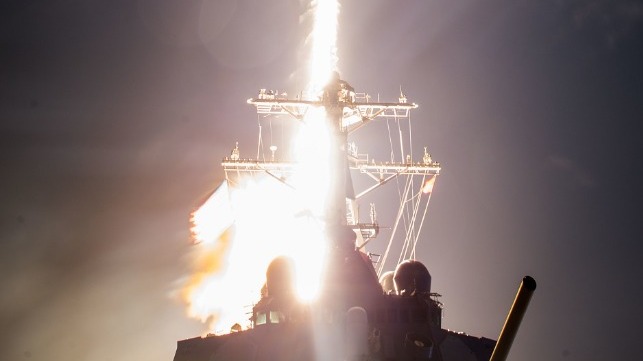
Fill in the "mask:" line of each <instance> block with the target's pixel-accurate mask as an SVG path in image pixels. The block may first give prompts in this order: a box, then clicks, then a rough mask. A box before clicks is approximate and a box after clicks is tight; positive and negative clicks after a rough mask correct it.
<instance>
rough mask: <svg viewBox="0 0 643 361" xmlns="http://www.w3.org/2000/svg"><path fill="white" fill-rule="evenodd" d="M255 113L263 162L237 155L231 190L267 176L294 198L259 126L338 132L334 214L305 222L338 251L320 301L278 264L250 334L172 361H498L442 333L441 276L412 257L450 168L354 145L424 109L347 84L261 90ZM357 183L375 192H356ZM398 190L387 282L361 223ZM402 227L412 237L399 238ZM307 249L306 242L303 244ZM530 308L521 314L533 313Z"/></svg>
mask: <svg viewBox="0 0 643 361" xmlns="http://www.w3.org/2000/svg"><path fill="white" fill-rule="evenodd" d="M248 103H249V104H251V105H253V106H255V107H256V110H257V114H258V117H259V120H260V132H259V133H260V135H259V144H258V146H257V155H256V157H255V158H252V159H250V158H244V157H243V156H242V152H241V150H240V149H239V146H238V144H237V145H235V147H234V148H233V150H232V151H231V153H230V155H229V156H227V157H225V158H224V159H223V162H222V166H223V169H224V170H225V175H226V179H227V181H228V183H229V184H231V185H234V184H236V183H238V182H239V179H241V178H246V177H255V176H258V175H262V176H268V177H269V178H270V179H272V180H273V181H275V182H279V183H281V184H284V185H285V186H287V187H291V188H293V190H294V189H295V188H296V187H297V185H296V184H292V183H291V179H292V178H293V176H294V175H295V174H296V173H297V172H298V170H299V164H298V162H297V161H296V160H295V159H293V157H292V156H288V155H286V154H287V153H286V152H284V151H283V150H282V149H281V147H278V146H277V145H275V144H272V142H270V143H269V144H267V145H266V144H265V143H267V142H266V141H265V140H264V138H263V134H262V125H261V121H270V120H271V119H280V120H281V121H282V122H284V121H285V122H294V123H305V122H306V121H307V114H309V113H310V112H313V111H315V109H320V108H321V109H323V110H324V121H325V122H327V123H328V124H330V129H331V130H330V134H331V137H330V138H331V146H330V148H329V149H330V150H329V153H330V158H331V160H332V162H331V164H332V165H333V167H332V168H330V171H329V172H330V173H331V176H330V178H331V183H332V187H331V191H330V193H329V194H328V196H327V197H328V203H327V206H326V208H325V212H324V213H322V214H314V213H313V212H311V214H309V215H307V216H308V217H311V218H313V219H317V221H318V222H319V223H320V224H323V227H320V231H321V232H324V233H325V236H326V239H327V240H328V243H329V244H328V246H329V253H328V261H327V265H326V270H325V273H324V277H323V279H322V282H321V291H320V296H319V298H318V299H316V300H315V301H313V302H307V303H304V302H301V301H300V300H299V299H298V298H297V297H296V296H295V291H294V285H293V274H294V272H295V271H294V270H293V264H292V262H291V260H289V259H288V258H287V257H277V258H275V259H274V260H273V261H272V262H271V263H270V265H269V266H268V269H267V271H266V280H265V284H264V287H263V289H262V290H261V295H260V297H259V298H258V300H257V301H256V303H255V304H254V305H253V307H252V310H251V312H250V314H249V315H248V319H249V321H250V327H249V328H247V329H244V328H243V327H242V326H240V325H235V326H233V327H232V329H231V330H230V333H228V334H223V335H209V336H208V337H197V338H193V339H187V340H183V341H179V342H178V348H177V352H176V355H175V357H174V360H175V361H187V360H194V361H197V360H198V361H205V360H221V361H232V360H248V361H251V360H252V361H261V360H266V361H267V360H276V361H282V360H320V361H321V360H390V361H393V360H440V361H451V360H454V361H455V360H458V361H462V360H471V361H477V360H480V361H481V360H489V359H490V357H491V355H492V353H493V351H494V347H495V346H496V342H495V341H494V340H491V339H488V338H484V337H474V336H469V335H466V334H464V333H458V332H453V331H449V330H445V329H443V328H442V304H441V302H440V301H439V297H440V295H439V294H438V293H436V292H432V290H431V275H430V273H429V271H428V269H427V268H426V266H425V265H424V264H422V263H421V262H420V261H418V260H416V259H414V257H409V255H411V256H414V249H415V244H416V243H417V240H418V238H419V233H420V232H419V229H421V228H422V225H423V220H424V217H425V216H426V207H428V201H429V200H430V194H431V192H432V189H431V187H432V186H433V183H434V182H435V179H436V177H437V176H438V175H439V173H440V170H441V167H440V164H439V163H438V162H435V161H434V160H433V159H432V157H431V155H430V154H429V153H428V151H427V148H426V147H422V149H423V152H421V153H419V154H421V156H419V157H418V159H415V158H414V157H413V155H412V152H408V154H400V155H398V157H397V159H398V160H394V159H392V160H389V161H384V162H381V161H375V160H374V159H373V158H370V157H369V156H368V154H366V153H360V152H358V150H357V146H356V145H355V144H354V143H352V142H351V141H350V136H351V135H352V134H353V133H355V132H357V131H359V130H360V129H362V128H363V127H364V126H366V125H368V124H369V123H371V122H374V121H377V120H378V118H379V119H389V120H391V119H392V120H394V121H399V120H402V119H406V120H408V119H409V117H410V113H411V111H412V110H413V109H416V108H417V107H418V106H417V105H416V104H414V103H409V102H408V101H407V99H406V96H404V95H402V94H401V95H400V97H399V99H398V101H397V102H374V101H371V99H370V97H369V96H368V95H367V94H364V93H356V92H355V91H354V89H353V88H352V86H350V85H349V84H348V83H347V82H345V81H343V80H341V79H339V76H338V75H336V76H335V77H334V78H333V80H332V81H331V82H330V83H329V84H328V85H327V86H326V87H325V88H324V89H323V92H322V93H321V94H316V95H313V96H304V95H300V96H298V97H295V98H289V97H288V96H287V95H286V94H283V93H282V94H280V93H279V92H275V91H266V90H265V89H262V90H260V92H259V95H258V96H257V97H255V98H251V99H249V100H248ZM266 148H267V150H268V151H265V149H266ZM262 150H263V151H262ZM353 176H359V177H365V178H366V179H368V180H369V182H370V183H368V184H369V185H367V186H366V187H365V188H364V189H361V190H355V189H354V186H353V184H354V182H353ZM396 178H397V179H400V178H403V179H404V182H400V183H401V184H404V185H405V187H404V188H403V191H402V192H401V193H400V203H401V206H400V208H399V211H398V212H397V218H396V219H395V220H393V221H392V223H393V224H391V225H387V226H391V228H392V229H393V231H392V232H391V237H390V240H389V242H392V241H393V240H394V238H395V235H396V234H402V237H401V238H402V239H403V242H404V245H403V246H402V255H401V258H400V259H401V260H402V261H400V262H398V264H397V266H396V269H395V271H394V272H393V271H391V272H386V273H385V272H383V265H384V264H385V259H386V257H377V256H375V255H373V254H370V253H368V252H367V251H366V247H367V243H368V242H369V241H370V240H372V239H374V238H375V237H377V236H378V234H379V231H380V228H381V225H380V220H378V218H377V212H376V210H375V206H374V205H373V204H369V207H368V212H367V214H366V215H360V212H359V211H360V201H361V200H362V197H363V196H365V195H366V194H368V193H369V192H371V191H373V190H375V189H377V188H379V187H382V186H384V185H385V184H387V183H389V181H391V180H393V179H396ZM362 183H364V182H362ZM411 186H413V187H414V188H413V187H411ZM412 188H413V189H412ZM422 202H424V203H422ZM421 205H423V206H424V209H421V208H420V206H421ZM405 217H406V218H405ZM364 218H365V219H366V220H365V221H364ZM402 218H404V219H403V222H402V223H403V224H404V226H405V227H406V229H404V231H403V232H399V233H396V232H395V230H396V229H398V224H399V223H400V219H402ZM400 228H404V227H400ZM306 237H307V235H306V234H302V235H301V242H306ZM387 248H388V247H387ZM411 250H413V251H411ZM531 281H533V280H531ZM528 283H529V282H528ZM531 285H532V283H529V287H527V289H528V290H530V291H533V288H535V282H533V287H531ZM529 295H530V293H529ZM523 299H524V296H523ZM527 301H528V297H527ZM523 304H524V305H523V306H524V307H526V303H525V302H524V301H523ZM524 307H520V308H521V309H518V310H517V312H520V311H522V312H524ZM520 317H521V316H520ZM520 317H518V318H520ZM514 318H515V317H514ZM240 321H242V320H240ZM518 322H519V320H518ZM513 334H515V330H514V331H513ZM512 338H513V335H510V337H509V339H510V340H511V339H512ZM510 343H511V341H509V344H510ZM498 346H500V347H501V348H504V349H508V347H507V346H502V345H501V344H499V345H498ZM505 356H506V353H505ZM498 360H500V359H499V358H498Z"/></svg>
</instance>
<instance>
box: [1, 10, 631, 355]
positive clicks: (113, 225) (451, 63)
mask: <svg viewBox="0 0 643 361" xmlns="http://www.w3.org/2000/svg"><path fill="white" fill-rule="evenodd" d="M302 10H303V7H302V6H301V5H300V3H299V2H298V1H287V0H271V1H258V0H257V1H241V0H240V1H231V0H230V1H197V0H190V1H188V0H185V1H154V0H139V1H131V0H128V1H91V0H85V1H71V0H69V1H48V2H41V1H5V2H3V4H2V5H0V121H1V123H0V171H1V173H0V189H2V192H1V193H0V194H1V198H0V257H1V259H0V285H2V292H0V332H1V333H0V340H1V341H0V350H1V351H0V359H2V360H14V361H16V360H92V361H94V360H95V361H102V360H122V361H127V360H132V361H133V360H137V361H139V360H171V359H172V357H173V354H174V350H175V348H176V341H177V340H179V339H185V338H189V337H193V336H196V335H199V334H200V333H201V332H202V331H203V330H204V326H203V325H201V324H200V323H198V322H196V321H193V320H190V319H188V318H187V317H185V316H184V312H185V311H184V306H183V305H182V304H180V303H178V302H176V301H175V300H174V299H173V298H172V292H173V290H175V289H176V287H177V284H178V282H180V280H181V278H182V277H184V276H185V275H186V274H187V272H188V264H187V257H186V255H187V254H188V252H189V248H190V246H189V238H188V237H189V230H188V228H189V224H188V216H189V213H190V211H191V210H192V209H193V207H195V205H197V204H198V202H199V200H200V199H201V198H202V197H203V196H204V195H205V194H206V193H207V192H208V191H210V190H211V189H212V188H213V187H214V186H216V185H217V184H218V183H219V182H220V181H221V180H222V179H223V171H222V170H221V169H220V167H219V162H220V160H221V158H222V157H223V156H225V155H227V154H228V153H229V151H230V149H231V148H232V147H233V146H234V142H235V141H237V140H238V141H239V142H240V145H241V146H242V152H243V151H244V150H247V153H248V156H250V154H252V153H253V149H254V147H255V144H256V136H257V127H256V116H255V115H254V109H253V108H252V107H250V106H248V105H247V104H245V100H246V99H247V98H250V97H252V96H254V95H256V93H257V91H258V89H259V88H276V89H284V90H288V91H291V92H296V91H299V90H302V89H301V88H302V87H303V80H304V77H303V76H304V74H305V73H304V71H305V68H304V65H303V60H305V53H304V51H303V50H302V44H303V42H304V40H305V35H306V33H305V30H304V29H303V27H302V26H300V24H299V19H300V16H301V15H302ZM338 55H339V67H340V70H341V73H342V76H343V78H345V79H346V80H348V81H349V82H350V83H351V84H352V85H353V86H354V87H355V88H356V89H357V90H358V91H360V90H362V91H367V92H369V93H371V94H377V93H379V94H380V95H381V96H382V99H388V100H393V99H395V98H396V97H397V94H398V91H399V87H400V85H401V86H402V88H403V89H404V91H405V93H406V95H407V96H408V97H409V100H410V101H413V102H416V103H418V104H420V108H419V109H418V110H417V111H416V112H415V113H414V115H413V121H414V123H413V126H414V130H413V131H414V136H415V139H414V142H415V144H417V147H418V149H417V150H416V151H418V152H419V151H421V148H420V147H421V146H424V145H426V146H428V147H429V150H430V151H431V153H432V154H433V156H434V159H436V160H438V161H440V162H441V163H442V165H443V171H442V175H441V176H440V178H439V179H438V182H437V183H436V186H435V189H434V191H435V192H434V195H433V198H432V203H431V207H430V210H429V215H428V219H427V228H426V229H425V231H424V233H423V239H422V244H421V246H420V249H419V253H420V254H419V256H418V258H419V259H421V260H423V261H424V262H425V264H426V265H427V267H428V269H429V270H430V272H431V274H432V275H433V284H432V288H433V290H434V291H436V292H439V293H441V294H442V295H443V298H442V301H443V302H444V303H445V305H446V308H445V314H444V316H445V318H444V320H443V325H444V326H445V327H447V328H449V329H453V330H456V331H464V332H467V333H469V334H472V335H475V336H485V337H489V338H493V339H495V338H497V336H498V333H499V331H500V328H501V327H502V324H503V322H504V318H505V316H506V313H507V311H508V309H509V306H510V304H511V302H512V300H513V297H514V295H515V291H516V289H517V286H518V283H519V281H520V279H521V278H522V276H524V275H526V274H529V275H531V276H533V277H534V278H535V279H536V281H537V282H538V289H537V290H536V293H535V294H534V297H533V299H532V302H531V305H530V308H529V310H528V312H527V315H526V316H525V318H524V320H523V324H522V327H521V329H520V331H519V333H518V336H517V338H516V341H515V343H514V347H513V348H512V351H511V353H510V359H511V360H524V361H536V360H583V361H592V360H641V359H643V349H641V347H640V340H639V338H640V335H641V326H640V325H641V324H642V323H643V311H642V309H641V304H643V286H642V285H641V282H640V278H641V277H642V276H643V265H642V262H641V261H640V257H641V253H642V252H643V246H642V245H641V241H642V240H643V237H642V234H643V233H642V232H641V231H642V228H643V221H642V220H641V218H640V217H641V215H642V214H643V206H642V205H641V202H643V191H642V190H641V184H642V183H643V172H642V164H643V162H641V160H640V159H639V157H640V156H641V155H643V146H642V142H641V141H640V140H639V138H640V137H641V134H643V132H641V130H642V127H641V125H640V124H641V122H643V66H642V64H643V2H641V1H628V0H623V1H609V0H596V1H580V0H579V1H574V0H570V1H562V0H550V1H528V0H522V1H521V0H516V1H500V0H498V1H477V0H448V1H447V0H444V1H442V0H402V1H394V0H369V1H357V0H350V1H349V0H346V1H344V2H343V4H342V9H341V18H340V39H339V45H338ZM368 134H369V135H368V137H364V138H365V139H363V141H364V147H365V148H366V149H368V148H371V149H373V150H374V151H375V149H377V148H378V146H379V144H378V143H379V142H380V140H379V139H378V138H376V135H374V133H368ZM370 134H373V135H372V136H371V135H370ZM381 142H382V144H381V147H382V149H387V148H386V147H387V140H386V138H382V140H381ZM380 208H384V206H380Z"/></svg>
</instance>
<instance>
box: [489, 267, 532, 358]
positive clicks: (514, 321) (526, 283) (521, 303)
mask: <svg viewBox="0 0 643 361" xmlns="http://www.w3.org/2000/svg"><path fill="white" fill-rule="evenodd" d="M535 289H536V280H534V279H533V278H531V277H530V276H525V277H524V278H523V279H522V282H521V283H520V287H519V288H518V293H516V298H515V299H514V303H513V305H511V309H510V310H509V314H508V315H507V320H505V325H504V326H503V327H502V331H501V332H500V336H499V337H498V342H496V347H495V348H494V349H493V353H492V354H491V358H490V359H489V361H505V360H506V359H507V355H508V354H509V349H510V348H511V345H512V344H513V341H514V338H515V337H516V333H517V332H518V327H519V326H520V322H521V321H522V317H523V316H524V315H525V312H526V311H527V306H528V305H529V301H530V300H531V295H532V294H533V293H534V290H535Z"/></svg>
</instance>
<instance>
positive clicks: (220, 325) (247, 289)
mask: <svg viewBox="0 0 643 361" xmlns="http://www.w3.org/2000/svg"><path fill="white" fill-rule="evenodd" d="M213 198H218V200H220V199H221V197H217V194H216V193H215V194H213V196H212V197H211V199H213ZM230 202H231V205H232V209H233V215H234V219H235V224H234V227H232V228H230V229H228V230H227V231H225V232H223V233H222V234H221V236H219V237H218V239H217V240H216V241H214V242H210V241H208V242H202V243H199V244H197V245H196V246H195V247H197V249H196V253H197V265H196V266H197V268H198V269H199V270H200V272H197V273H195V274H194V275H193V276H192V277H191V279H190V280H189V285H188V286H187V287H186V288H185V289H184V297H185V299H186V300H187V301H188V302H189V306H190V307H189V314H190V316H192V317H196V318H199V319H201V320H202V321H206V320H210V319H211V318H212V317H214V316H215V315H216V317H218V318H216V319H212V320H211V321H214V322H212V323H211V330H210V331H217V332H221V331H227V330H228V329H229V327H231V326H232V325H233V324H234V323H241V324H243V322H244V321H247V320H248V314H247V312H249V311H250V310H251V308H250V307H251V306H252V304H253V303H256V302H257V301H258V300H259V296H260V290H261V287H262V286H263V284H264V282H265V279H266V269H267V268H268V264H269V263H270V262H271V261H272V260H273V259H274V258H275V257H277V256H280V255H285V256H288V257H290V258H292V259H293V261H294V263H295V270H296V275H295V280H296V283H297V284H296V288H297V290H298V293H299V295H300V297H301V298H302V299H304V300H305V299H311V298H313V297H314V296H315V295H316V292H317V291H318V286H319V283H320V281H321V269H322V265H323V261H324V259H325V254H326V249H325V244H326V242H325V240H323V238H322V230H321V228H320V225H319V223H318V222H317V221H316V220H313V219H311V218H310V217H308V216H307V215H306V214H305V212H302V209H301V202H300V201H299V200H298V199H297V197H295V196H294V192H293V190H292V189H291V188H289V187H287V186H285V185H284V184H282V183H280V182H278V181H276V180H275V179H272V178H269V177H262V178H261V179H257V178H250V177H248V178H245V184H243V185H239V186H237V187H233V188H231V189H230ZM206 205H207V202H206V204H204V206H206ZM203 208H204V207H202V208H201V209H203ZM213 208H214V207H209V209H210V210H212V209H213ZM201 209H200V210H201ZM212 214H215V213H212ZM206 218H207V217H202V218H200V219H203V220H205V219H206ZM210 219H211V218H210ZM195 221H197V218H196V217H195ZM246 326H247V325H246Z"/></svg>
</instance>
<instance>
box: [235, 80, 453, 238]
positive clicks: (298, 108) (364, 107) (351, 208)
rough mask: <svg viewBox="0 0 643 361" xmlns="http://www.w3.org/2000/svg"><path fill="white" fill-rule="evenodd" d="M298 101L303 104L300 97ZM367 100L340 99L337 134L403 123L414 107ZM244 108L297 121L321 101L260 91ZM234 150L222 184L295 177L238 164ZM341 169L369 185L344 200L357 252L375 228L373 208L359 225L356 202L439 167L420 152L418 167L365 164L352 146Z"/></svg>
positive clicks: (282, 167) (292, 167) (276, 168)
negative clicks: (251, 177) (255, 176)
mask: <svg viewBox="0 0 643 361" xmlns="http://www.w3.org/2000/svg"><path fill="white" fill-rule="evenodd" d="M302 98H304V97H303V96H302ZM370 99H371V97H370V96H369V95H368V94H366V93H353V92H350V93H348V94H346V96H345V97H344V98H341V101H340V102H339V106H340V107H342V126H341V131H342V132H344V133H346V134H351V133H353V132H355V131H357V130H358V129H359V128H361V127H362V126H364V125H366V124H367V123H369V122H370V121H372V120H374V119H375V118H378V117H381V118H393V119H402V118H409V117H410V111H411V110H412V109H415V108H417V107H418V105H417V104H415V103H408V102H407V99H406V97H405V96H404V95H401V96H400V98H399V102H398V103H380V102H371V101H370ZM247 102H248V104H251V105H254V106H255V107H256V109H257V114H258V115H262V116H284V115H285V116H291V117H293V118H294V119H296V120H298V121H303V120H304V118H305V116H306V113H307V112H308V111H309V109H311V107H321V106H325V105H327V104H325V103H324V102H322V101H321V100H302V99H288V97H287V95H286V94H285V93H283V94H279V93H278V92H274V91H266V90H265V89H262V90H261V91H260V93H259V96H258V97H257V98H251V99H248V101H247ZM238 155H239V150H238V147H235V149H234V150H233V151H232V154H231V156H229V157H226V158H224V159H223V161H222V166H223V169H224V171H225V173H226V178H229V177H230V176H234V175H238V174H240V173H243V172H250V173H256V172H263V173H266V174H268V175H269V176H271V177H273V178H275V179H276V180H278V181H280V182H282V183H284V184H286V185H288V186H291V185H289V184H288V178H289V176H290V175H291V174H292V173H293V172H295V171H296V169H297V164H296V163H294V162H287V161H281V160H275V159H274V153H273V158H272V160H269V161H266V160H259V159H240V158H239V156H238ZM347 164H348V166H349V168H350V169H351V170H353V171H356V172H357V173H359V174H364V175H366V176H367V177H368V178H370V179H371V181H372V184H371V185H370V186H368V187H367V188H366V189H364V190H361V192H359V193H355V196H354V198H353V199H349V198H347V200H346V221H347V224H348V225H350V226H351V227H352V228H353V229H354V230H355V231H356V232H357V233H358V235H359V236H361V237H359V238H360V239H359V240H358V244H357V246H358V247H363V246H365V245H366V244H367V243H368V242H369V241H370V240H371V239H373V238H375V237H376V236H377V234H378V233H379V230H380V226H379V224H378V222H377V219H376V216H375V210H374V206H373V205H371V219H370V222H367V223H360V222H359V215H358V212H357V209H358V207H357V200H359V199H360V198H361V197H363V196H364V195H366V194H367V193H369V192H371V191H373V190H375V189H377V188H379V187H380V186H382V185H384V184H386V183H387V182H389V181H390V180H392V179H395V178H397V177H399V176H411V177H412V176H424V177H425V178H426V177H434V176H437V175H438V174H439V173H440V163H437V162H434V161H433V160H432V159H431V156H430V155H429V154H428V152H427V150H426V147H425V148H424V155H423V157H422V159H421V160H420V161H417V160H414V159H411V157H410V155H407V156H406V159H405V161H404V162H375V160H374V159H369V156H368V154H358V153H357V149H356V147H355V146H354V144H348V145H347Z"/></svg>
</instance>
